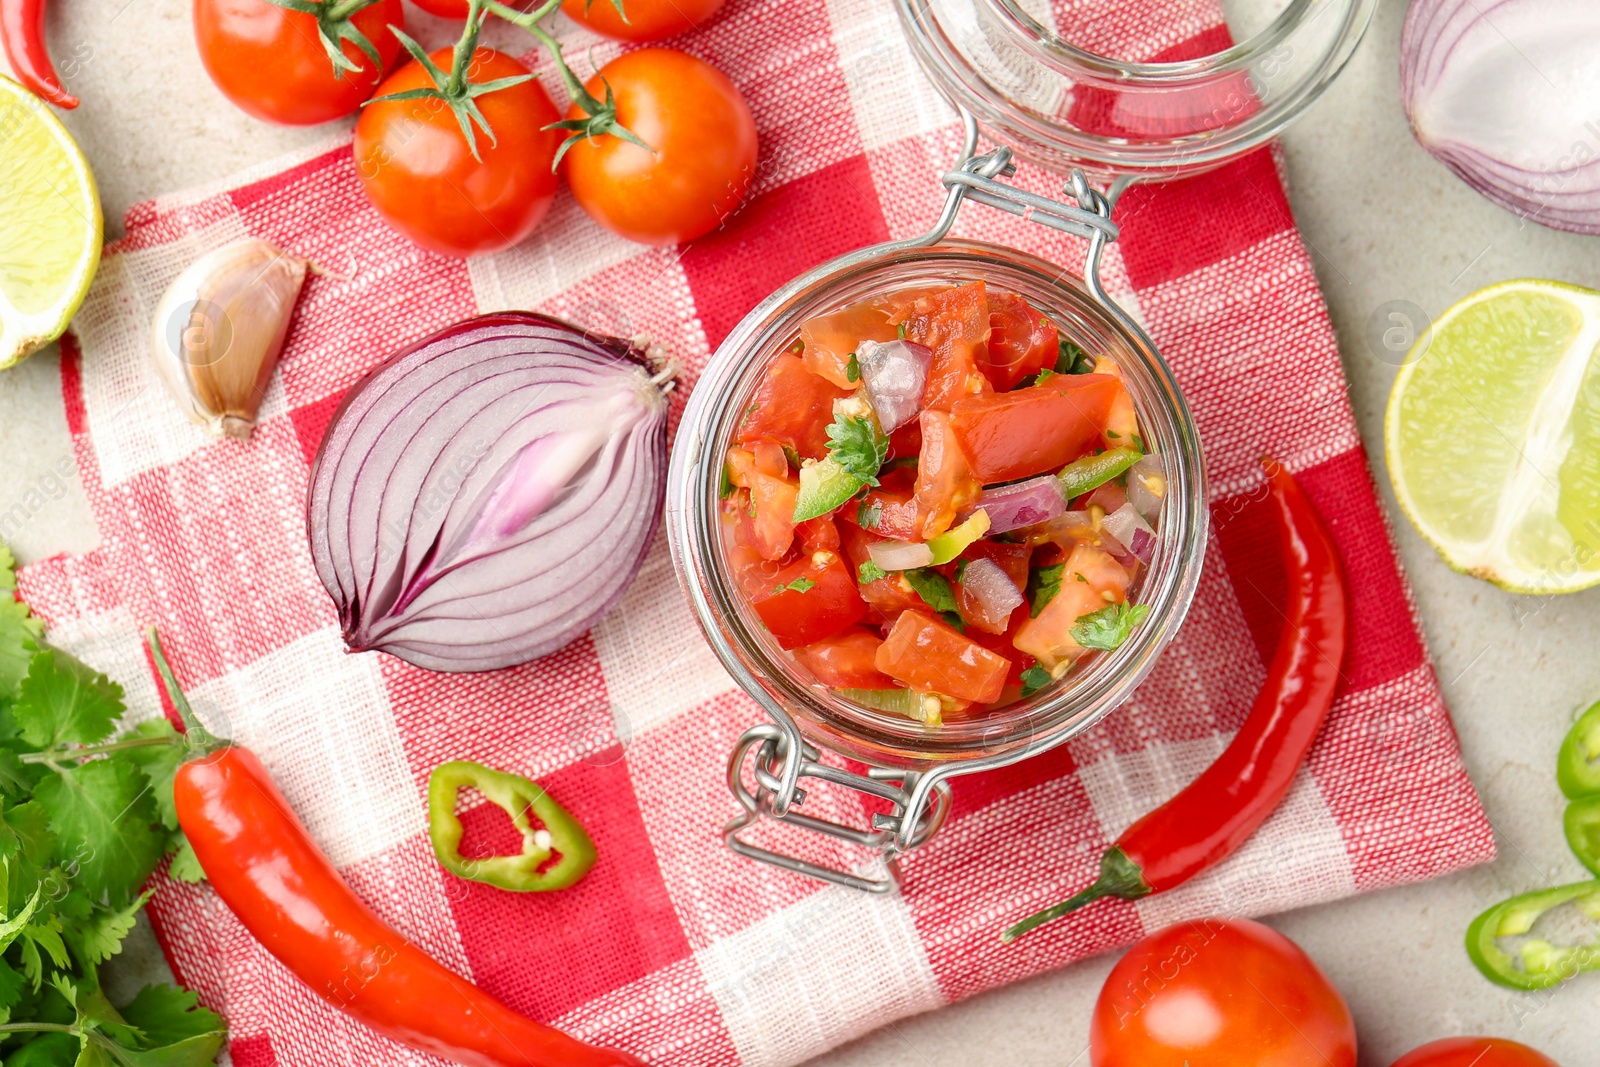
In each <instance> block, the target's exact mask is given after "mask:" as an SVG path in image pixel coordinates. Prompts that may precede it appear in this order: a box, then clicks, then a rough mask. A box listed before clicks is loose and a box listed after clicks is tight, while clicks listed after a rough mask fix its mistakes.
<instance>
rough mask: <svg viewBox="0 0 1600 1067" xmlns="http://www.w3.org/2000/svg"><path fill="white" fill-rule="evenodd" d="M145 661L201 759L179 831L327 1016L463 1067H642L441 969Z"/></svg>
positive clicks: (153, 646) (154, 648)
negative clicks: (353, 885) (383, 915)
mask: <svg viewBox="0 0 1600 1067" xmlns="http://www.w3.org/2000/svg"><path fill="white" fill-rule="evenodd" d="M148 636H149V641H150V651H151V654H152V656H153V658H154V659H155V662H156V667H157V669H158V670H159V671H160V672H161V677H162V680H163V681H165V682H166V686H167V692H168V694H169V695H170V696H171V697H172V702H173V704H174V705H175V706H176V707H177V708H178V710H179V712H180V714H182V715H183V717H184V721H185V722H186V723H187V724H189V731H188V736H189V743H190V745H191V746H192V747H193V748H194V750H195V751H196V752H197V753H199V754H198V755H196V756H194V757H191V758H190V759H189V760H188V761H187V762H185V763H184V764H183V765H182V766H181V767H179V768H178V773H177V777H176V780H175V782H174V787H175V788H174V794H175V799H176V802H177V809H178V821H179V823H180V824H181V825H182V826H183V832H184V833H185V834H186V835H187V836H188V838H189V843H190V844H191V845H192V846H193V847H194V852H195V855H196V857H198V858H199V860H200V866H201V867H202V868H204V869H205V872H206V877H207V878H208V879H210V881H211V885H212V887H213V888H214V889H215V890H216V892H217V895H218V896H220V897H221V898H222V899H223V901H224V902H225V903H226V904H227V905H228V907H229V908H231V909H233V913H234V914H235V915H237V916H238V917H239V921H240V922H242V923H244V925H245V928H246V929H248V930H249V931H250V933H251V934H252V935H254V936H255V938H256V940H257V941H260V942H261V944H262V946H263V947H265V948H266V950H267V951H268V952H271V953H272V954H273V956H275V957H277V959H278V960H279V962H281V963H282V964H283V965H284V966H286V967H288V968H289V970H291V971H292V972H294V974H295V976H296V977H298V978H299V979H300V980H301V981H303V982H305V983H306V985H308V986H310V987H311V989H312V991H314V992H315V993H317V994H318V995H319V996H321V997H322V998H323V999H324V1000H326V1001H328V1002H329V1003H330V1004H332V1005H333V1006H334V1007H336V1008H338V1009H340V1010H341V1011H343V1012H345V1013H346V1014H347V1015H349V1016H351V1017H352V1018H355V1019H358V1020H360V1021H361V1022H363V1023H365V1024H366V1025H368V1026H370V1027H372V1028H373V1029H374V1030H377V1031H378V1032H379V1033H381V1034H384V1035H385V1036H387V1037H390V1038H392V1039H394V1040H395V1041H398V1042H400V1043H401V1044H404V1045H408V1046H410V1047H411V1048H414V1049H418V1050H420V1051H422V1052H428V1053H432V1054H433V1055H435V1056H441V1057H443V1058H444V1059H447V1060H451V1061H453V1062H455V1063H459V1064H464V1065H467V1067H642V1065H641V1064H640V1062H639V1061H638V1060H636V1059H635V1058H633V1057H632V1056H629V1055H627V1054H626V1053H622V1052H616V1051H612V1050H609V1049H599V1048H595V1047H593V1046H591V1045H586V1044H584V1043H583V1042H581V1041H578V1040H577V1039H575V1038H571V1037H568V1036H567V1035H566V1034H563V1033H561V1032H560V1031H559V1030H554V1029H552V1028H550V1027H548V1026H545V1025H543V1024H541V1023H537V1022H534V1021H533V1020H532V1019H529V1018H527V1017H526V1016H524V1015H521V1014H519V1013H517V1012H515V1011H513V1010H511V1009H510V1008H508V1007H506V1006H505V1005H504V1004H502V1003H500V1001H498V1000H496V999H495V998H494V997H492V996H490V995H489V994H488V993H485V992H484V991H483V990H481V989H479V988H478V987H477V986H475V985H473V984H472V983H471V982H469V981H467V980H466V979H465V978H462V977H461V976H460V975H458V974H456V973H454V972H453V971H450V970H449V969H447V968H445V967H443V966H441V965H440V964H439V963H438V962H437V961H435V960H434V959H433V958H432V957H431V956H429V955H428V954H427V953H426V952H424V951H423V950H422V949H421V948H419V947H418V946H417V945H415V944H414V943H412V942H411V941H410V940H408V939H407V938H406V937H405V936H404V935H402V934H401V933H400V932H399V931H397V930H395V929H394V928H393V927H392V926H390V925H388V924H387V923H385V922H384V921H383V920H382V919H380V918H379V917H378V916H377V915H376V914H375V913H374V912H373V911H372V909H371V908H369V907H367V905H366V904H364V903H362V901H361V900H360V898H358V897H357V896H356V895H355V894H354V893H353V892H351V890H350V887H349V886H348V885H347V884H346V883H345V881H344V879H343V878H342V877H340V875H339V872H338V871H336V870H335V869H334V867H333V864H332V863H331V862H329V860H328V857H327V856H326V855H324V854H323V852H322V850H321V849H319V848H318V847H317V845H316V843H315V842H314V841H312V839H311V836H310V835H309V834H308V833H307V832H306V828H305V826H304V825H302V824H301V822H300V820H299V819H298V818H297V817H296V816H295V813H294V810H293V809H292V808H291V807H290V806H289V802H288V801H287V800H285V799H284V796H283V794H282V793H280V792H279V791H278V787H277V786H276V785H275V784H273V781H272V777H271V775H269V774H268V773H267V769H266V767H264V766H263V765H262V763H261V761H260V760H259V759H258V758H257V757H256V755H255V753H253V752H251V751H250V750H249V749H247V748H241V747H239V746H237V745H234V744H231V743H229V742H227V741H219V740H217V739H216V738H213V737H211V735H209V734H208V733H206V731H205V730H204V729H203V728H202V727H200V725H199V723H198V722H197V721H196V720H195V718H194V713H193V712H192V711H191V710H190V709H189V704H188V701H187V700H185V699H184V696H183V693H182V692H181V691H180V690H179V689H178V684H177V681H176V680H175V679H174V678H173V677H172V671H171V669H170V668H169V667H168V666H167V661H166V659H165V658H164V657H163V656H162V653H161V644H160V641H159V640H158V639H157V637H156V634H155V631H154V630H151V631H149V635H148Z"/></svg>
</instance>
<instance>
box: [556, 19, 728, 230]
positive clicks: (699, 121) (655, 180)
mask: <svg viewBox="0 0 1600 1067" xmlns="http://www.w3.org/2000/svg"><path fill="white" fill-rule="evenodd" d="M607 85H609V86H610V89H611V92H612V93H614V94H615V96H616V106H617V121H618V122H619V123H621V124H622V125H623V126H624V127H626V128H627V129H629V130H631V131H633V133H634V134H635V135H637V136H638V137H639V139H640V140H642V141H644V143H645V144H647V145H649V146H650V148H651V149H653V151H647V150H646V149H643V148H640V147H639V146H638V145H635V144H629V143H628V142H626V141H624V140H622V139H621V138H619V137H613V136H600V137H595V138H592V139H587V140H583V141H579V142H577V143H576V144H574V145H573V146H572V148H571V149H570V150H569V151H568V152H567V154H566V156H565V157H564V158H563V159H562V167H563V168H564V169H565V171H566V175H567V182H568V184H569V185H571V187H572V195H573V197H574V198H575V199H576V200H577V201H578V205H579V206H580V207H582V208H583V210H584V211H586V212H587V213H588V214H589V217H590V218H592V219H594V220H595V221H596V222H598V223H600V225H602V226H604V227H605V228H606V229H608V230H610V231H612V232H613V233H616V234H619V235H621V236H623V237H625V238H627V239H628V240H630V241H638V242H639V243H640V244H647V245H675V244H682V243H683V242H685V241H692V240H694V239H695V238H696V237H700V236H702V235H703V234H707V233H710V232H711V231H712V230H714V229H716V228H717V227H718V226H720V225H721V224H722V220H723V219H725V218H727V217H728V216H729V215H731V214H733V213H734V212H735V211H736V210H738V208H739V205H740V204H741V203H743V202H744V198H745V194H746V193H747V192H749V190H750V182H751V181H752V180H753V179H754V177H755V172H756V153H757V148H758V144H757V139H756V124H755V118H754V117H753V116H752V115H751V114H750V106H749V105H748V104H746V103H745V101H744V97H742V96H740V95H739V90H738V89H736V88H735V87H734V84H733V82H731V81H729V80H728V76H727V75H725V74H723V73H722V72H721V71H720V70H718V69H717V68H715V67H713V66H712V65H711V64H709V63H707V62H705V61H704V60H701V59H696V58H695V57H694V56H691V55H687V54H686V53H683V52H678V51H674V50H672V49H670V48H641V49H639V50H638V51H636V52H628V53H626V54H624V55H621V56H618V57H617V58H616V59H613V60H612V61H611V62H609V63H607V64H606V65H605V66H604V67H602V68H600V72H599V73H598V74H596V75H595V76H594V77H593V78H591V79H590V80H589V83H588V85H587V88H588V90H589V92H590V94H592V95H593V96H595V97H596V98H597V99H600V100H604V99H605V96H606V91H607V90H606V87H607ZM567 117H568V118H570V119H578V118H583V117H585V115H584V112H583V110H582V109H581V108H579V107H578V106H576V105H574V106H573V107H572V109H571V110H570V111H568V113H567Z"/></svg>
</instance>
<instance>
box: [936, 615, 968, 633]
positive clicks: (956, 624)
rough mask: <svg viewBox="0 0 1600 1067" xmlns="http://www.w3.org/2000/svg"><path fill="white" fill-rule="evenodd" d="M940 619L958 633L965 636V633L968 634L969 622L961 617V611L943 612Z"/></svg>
mask: <svg viewBox="0 0 1600 1067" xmlns="http://www.w3.org/2000/svg"><path fill="white" fill-rule="evenodd" d="M939 618H941V619H943V620H944V621H945V622H947V623H949V624H950V626H951V627H952V628H953V629H954V630H955V631H956V632H957V633H963V634H964V633H966V632H967V620H966V619H963V618H962V617H961V612H959V611H941V612H939Z"/></svg>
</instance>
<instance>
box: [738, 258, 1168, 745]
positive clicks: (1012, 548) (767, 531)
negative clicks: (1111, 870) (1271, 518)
mask: <svg viewBox="0 0 1600 1067" xmlns="http://www.w3.org/2000/svg"><path fill="white" fill-rule="evenodd" d="M1166 485H1167V481H1166V472H1165V468H1164V466H1163V463H1162V460H1161V458H1160V457H1159V456H1157V455H1155V454H1152V453H1150V452H1149V451H1148V449H1147V447H1146V442H1145V440H1144V438H1143V437H1142V435H1141V433H1140V428H1139V422H1138V419H1137V417H1136V414H1135V410H1134V404H1133V398H1132V396H1131V394H1130V393H1129V391H1128V389H1127V387H1126V384H1125V382H1124V378H1123V373H1122V369H1121V368H1120V367H1119V366H1118V365H1117V363H1116V361H1115V360H1113V359H1112V358H1110V357H1108V356H1104V355H1098V356H1097V355H1092V354H1090V353H1087V352H1085V351H1083V350H1082V349H1080V348H1079V347H1078V346H1077V345H1075V344H1074V343H1073V342H1072V341H1070V340H1068V339H1066V338H1063V337H1061V336H1060V335H1059V333H1058V331H1057V328H1056V325H1055V323H1054V322H1052V321H1051V319H1050V318H1049V317H1048V316H1047V315H1045V314H1043V313H1042V312H1041V311H1039V310H1038V309H1037V308H1034V307H1033V306H1031V305H1030V304H1029V303H1028V301H1027V300H1025V299H1024V298H1022V297H1021V296H1018V295H1016V294H1013V293H1006V292H1000V291H996V290H991V289H989V288H988V287H987V286H986V285H985V284H984V283H983V282H981V281H978V282H972V283H970V284H966V285H953V286H944V287H936V288H920V289H913V290H904V291H900V292H895V293H890V294H884V295H878V296H874V297H872V298H870V299H866V300H863V301H861V302H859V303H855V304H851V305H849V306H847V307H844V308H842V309H840V310H838V311H835V312H833V313H831V314H827V315H822V316H819V317H817V318H813V319H810V320H808V321H807V322H805V323H804V324H803V325H802V327H801V329H800V332H799V336H798V337H797V338H796V339H795V340H794V341H793V343H792V344H791V345H790V346H789V347H788V348H787V349H786V350H785V351H783V352H781V353H779V354H778V355H777V356H776V357H775V358H774V359H773V360H772V362H771V363H770V364H769V365H768V366H767V368H766V372H765V375H764V377H763V378H762V380H761V382H760V384H759V385H758V387H757V389H756V391H755V394H754V396H753V398H752V400H751V402H750V403H749V405H748V407H747V409H746V411H745V412H744V414H743V416H742V418H741V420H740V422H739V425H738V428H737V430H736V432H735V435H734V443H733V444H732V445H731V446H730V447H729V449H728V453H727V457H726V462H725V467H724V470H723V479H722V490H721V497H722V502H721V522H722V533H723V544H724V547H725V551H726V553H727V560H728V565H729V569H730V572H731V574H732V576H733V579H734V581H735V583H736V584H737V586H738V589H739V591H740V593H741V595H742V596H743V597H744V598H745V599H746V600H747V601H748V602H749V604H750V606H751V607H752V608H753V609H754V611H755V614H756V615H757V616H758V617H759V618H760V620H761V622H762V623H763V624H764V625H765V626H766V628H767V630H768V631H770V633H771V634H772V636H773V638H774V639H775V640H776V642H777V643H778V645H779V646H781V647H782V648H784V649H786V650H788V652H789V653H790V654H791V655H792V656H793V657H794V659H795V660H796V662H797V663H798V664H799V665H800V666H801V667H803V668H805V669H806V670H808V671H809V672H810V673H811V674H812V675H813V676H814V677H815V678H816V680H817V681H818V682H820V683H822V684H823V685H826V686H829V687H831V688H832V689H834V690H835V691H837V693H838V695H840V696H841V697H843V698H845V699H847V700H850V701H853V702H855V703H857V704H859V705H862V706H864V707H869V708H874V709H877V710H880V711H884V712H889V713H892V714H898V715H904V716H906V717H909V718H912V719H916V720H918V721H921V722H924V723H927V724H929V725H938V724H940V723H942V722H943V721H945V720H953V719H959V718H963V717H968V718H970V717H976V716H980V715H983V714H985V713H986V712H988V711H989V710H991V709H993V708H997V707H1000V706H1003V705H1005V704H1009V703H1012V702H1015V701H1017V700H1019V699H1022V698H1025V697H1028V696H1031V695H1033V694H1034V693H1035V692H1037V691H1038V690H1040V689H1042V688H1043V687H1044V686H1046V685H1049V684H1050V683H1051V682H1052V681H1054V680H1056V679H1058V678H1061V677H1062V676H1063V675H1065V674H1066V673H1067V672H1068V671H1069V670H1070V669H1071V668H1072V667H1073V665H1074V664H1076V663H1079V662H1081V661H1082V660H1083V658H1084V657H1085V656H1087V655H1092V654H1094V653H1095V652H1096V651H1109V650H1112V649H1115V648H1116V647H1118V646H1119V645H1120V644H1121V643H1122V642H1123V641H1125V640H1126V639H1127V638H1128V636H1129V635H1130V634H1131V633H1132V631H1133V630H1134V628H1136V627H1137V626H1139V625H1140V623H1141V622H1143V620H1144V617H1145V616H1146V614H1148V610H1149V609H1148V608H1147V607H1145V606H1143V605H1138V604H1136V603H1134V602H1133V600H1132V597H1133V594H1134V591H1135V590H1136V589H1137V588H1138V584H1139V578H1140V575H1141V572H1142V570H1143V569H1144V568H1145V567H1146V566H1148V564H1149V563H1150V560H1151V557H1152V555H1153V554H1154V551H1155V547H1156V524H1157V523H1158V522H1159V517H1160V510H1161V503H1162V500H1163V498H1164V497H1165V495H1166Z"/></svg>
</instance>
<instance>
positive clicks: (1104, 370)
mask: <svg viewBox="0 0 1600 1067" xmlns="http://www.w3.org/2000/svg"><path fill="white" fill-rule="evenodd" d="M1094 372H1095V373H1096V374H1109V375H1111V376H1112V377H1114V378H1116V379H1117V383H1118V385H1119V386H1120V388H1118V390H1117V395H1116V396H1114V397H1113V398H1112V399H1111V407H1110V408H1109V409H1107V411H1106V428H1105V433H1104V434H1102V435H1101V439H1102V440H1103V441H1104V442H1105V446H1106V447H1107V448H1138V449H1143V448H1144V445H1143V444H1141V443H1140V442H1138V441H1136V440H1134V438H1135V437H1137V436H1138V434H1139V416H1138V413H1137V412H1136V411H1135V410H1134V407H1133V396H1132V394H1130V393H1129V392H1128V387H1127V385H1126V384H1124V382H1125V379H1124V378H1123V376H1122V368H1121V367H1119V366H1117V363H1116V361H1115V360H1113V359H1112V358H1111V357H1110V356H1100V357H1098V358H1096V359H1095V361H1094Z"/></svg>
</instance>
